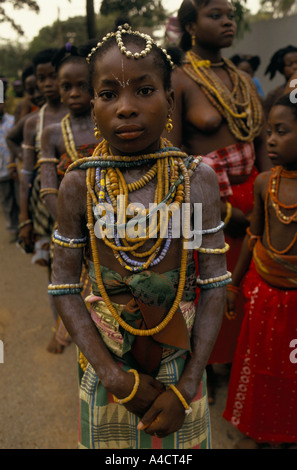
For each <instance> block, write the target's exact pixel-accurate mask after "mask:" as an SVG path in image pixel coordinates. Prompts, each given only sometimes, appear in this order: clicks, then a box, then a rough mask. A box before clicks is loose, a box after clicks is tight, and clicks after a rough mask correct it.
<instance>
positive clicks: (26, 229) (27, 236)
mask: <svg viewBox="0 0 297 470" xmlns="http://www.w3.org/2000/svg"><path fill="white" fill-rule="evenodd" d="M35 135H36V117H35V116H32V117H30V118H29V119H28V120H26V122H25V125H24V141H23V167H22V169H21V178H20V223H21V224H25V225H24V226H23V228H21V229H20V233H19V237H20V239H21V240H22V241H23V242H24V243H25V245H26V246H28V247H31V246H32V245H33V242H34V241H33V225H32V222H31V223H30V214H29V189H30V185H31V183H32V177H33V172H34V167H35V164H36V152H35Z"/></svg>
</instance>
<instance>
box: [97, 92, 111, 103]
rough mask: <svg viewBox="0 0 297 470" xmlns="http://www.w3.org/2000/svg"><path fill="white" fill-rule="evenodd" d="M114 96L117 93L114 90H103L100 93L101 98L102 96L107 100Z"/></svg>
mask: <svg viewBox="0 0 297 470" xmlns="http://www.w3.org/2000/svg"><path fill="white" fill-rule="evenodd" d="M114 96H115V95H114V93H113V92H112V91H102V92H101V93H99V95H98V97H99V98H101V99H102V100H105V101H108V100H111V99H112V98H113V97H114Z"/></svg>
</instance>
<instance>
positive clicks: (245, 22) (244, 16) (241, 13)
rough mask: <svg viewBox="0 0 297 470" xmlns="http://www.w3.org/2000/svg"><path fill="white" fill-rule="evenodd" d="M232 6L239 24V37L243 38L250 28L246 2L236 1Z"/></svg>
mask: <svg viewBox="0 0 297 470" xmlns="http://www.w3.org/2000/svg"><path fill="white" fill-rule="evenodd" d="M232 4H233V7H234V14H235V20H236V24H237V37H242V36H243V35H244V33H245V31H248V30H249V27H250V14H249V10H248V9H247V8H246V0H234V1H233V2H232Z"/></svg>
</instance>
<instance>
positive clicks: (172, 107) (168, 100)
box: [167, 89, 175, 114]
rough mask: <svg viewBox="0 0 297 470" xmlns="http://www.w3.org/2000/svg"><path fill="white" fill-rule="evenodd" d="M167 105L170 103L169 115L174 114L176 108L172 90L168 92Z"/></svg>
mask: <svg viewBox="0 0 297 470" xmlns="http://www.w3.org/2000/svg"><path fill="white" fill-rule="evenodd" d="M167 103H168V113H169V114H171V113H173V111H174V107H175V98H174V91H173V90H171V89H170V90H168V91H167Z"/></svg>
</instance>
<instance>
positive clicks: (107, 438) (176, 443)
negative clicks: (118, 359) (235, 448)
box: [79, 355, 211, 449]
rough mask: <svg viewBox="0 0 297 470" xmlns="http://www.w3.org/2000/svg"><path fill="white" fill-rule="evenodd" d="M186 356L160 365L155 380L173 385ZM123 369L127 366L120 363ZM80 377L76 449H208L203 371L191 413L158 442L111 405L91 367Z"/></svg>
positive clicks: (135, 420)
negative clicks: (77, 441) (77, 442)
mask: <svg viewBox="0 0 297 470" xmlns="http://www.w3.org/2000/svg"><path fill="white" fill-rule="evenodd" d="M185 359H186V357H185V356H184V355H183V356H179V357H178V358H175V359H172V360H168V359H167V360H166V361H164V362H163V363H162V365H161V367H160V369H159V373H158V375H157V379H158V380H160V382H162V383H164V384H165V385H167V386H168V385H169V384H176V382H177V381H178V379H179V377H180V375H181V373H182V371H183V367H184V364H185ZM121 366H122V367H123V369H124V370H126V371H127V370H128V369H129V367H128V366H126V365H124V364H121ZM79 371H80V374H79V377H80V406H79V425H80V426H79V448H80V449H209V448H210V442H211V439H210V419H209V409H208V401H207V392H206V374H205V372H204V374H203V379H202V381H201V384H200V387H199V390H198V393H197V395H196V397H195V398H194V400H193V402H192V403H191V407H192V409H193V411H192V413H191V414H189V415H188V416H186V417H185V421H184V424H183V426H182V427H181V428H180V430H179V431H177V432H175V433H173V434H170V435H169V436H167V437H165V438H163V439H161V438H158V437H155V436H150V435H149V434H147V433H145V431H138V430H137V424H138V423H139V418H138V417H137V416H136V415H134V414H133V413H131V412H129V411H128V410H127V409H126V408H125V407H124V406H123V405H119V404H117V403H115V402H114V400H113V397H112V394H110V393H108V392H107V390H105V388H104V387H103V385H102V383H101V382H100V380H99V378H98V376H97V375H96V373H95V371H94V369H93V368H92V366H91V365H90V364H88V366H87V369H86V371H85V372H84V373H82V370H81V369H80V368H79Z"/></svg>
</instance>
